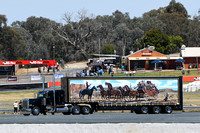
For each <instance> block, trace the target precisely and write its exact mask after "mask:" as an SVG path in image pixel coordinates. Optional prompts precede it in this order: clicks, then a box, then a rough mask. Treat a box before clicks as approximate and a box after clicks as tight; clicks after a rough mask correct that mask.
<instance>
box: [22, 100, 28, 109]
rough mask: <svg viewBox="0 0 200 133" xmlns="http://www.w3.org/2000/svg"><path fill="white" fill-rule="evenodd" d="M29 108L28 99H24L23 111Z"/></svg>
mask: <svg viewBox="0 0 200 133" xmlns="http://www.w3.org/2000/svg"><path fill="white" fill-rule="evenodd" d="M28 108H29V100H28V99H24V100H23V109H28Z"/></svg>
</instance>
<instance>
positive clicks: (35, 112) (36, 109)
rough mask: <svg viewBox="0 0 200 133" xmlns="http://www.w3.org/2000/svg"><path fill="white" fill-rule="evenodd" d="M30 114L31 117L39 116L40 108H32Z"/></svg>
mask: <svg viewBox="0 0 200 133" xmlns="http://www.w3.org/2000/svg"><path fill="white" fill-rule="evenodd" d="M32 114H33V115H39V114H40V108H39V107H37V106H36V107H34V108H33V109H32Z"/></svg>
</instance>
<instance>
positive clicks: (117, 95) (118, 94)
mask: <svg viewBox="0 0 200 133" xmlns="http://www.w3.org/2000/svg"><path fill="white" fill-rule="evenodd" d="M105 85H107V86H108V90H107V92H108V97H109V98H111V96H112V95H114V97H115V99H116V98H120V97H121V96H122V95H121V92H120V91H119V90H114V89H113V87H112V84H111V83H108V82H105Z"/></svg>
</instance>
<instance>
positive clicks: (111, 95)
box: [68, 77, 181, 105]
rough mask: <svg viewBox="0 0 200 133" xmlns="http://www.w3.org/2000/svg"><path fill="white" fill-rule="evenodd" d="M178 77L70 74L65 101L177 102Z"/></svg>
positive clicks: (104, 102) (115, 102)
mask: <svg viewBox="0 0 200 133" xmlns="http://www.w3.org/2000/svg"><path fill="white" fill-rule="evenodd" d="M179 83H180V82H179V78H175V77H174V78H173V77H171V78H169V77H168V78H160V77H157V78H153V77H152V78H151V77H145V78H138V77H132V78H125V77H124V78H120V77H114V78H71V79H69V81H68V86H69V97H70V99H69V101H70V102H76V101H87V102H88V101H89V102H99V103H100V104H111V103H112V104H120V103H126V104H127V103H128V104H147V103H148V104H150V103H154V104H155V103H156V104H163V103H165V104H173V105H174V104H177V103H180V97H179V95H180V93H181V92H180V91H179V87H180V84H179Z"/></svg>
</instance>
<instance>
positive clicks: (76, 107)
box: [72, 106, 81, 115]
mask: <svg viewBox="0 0 200 133" xmlns="http://www.w3.org/2000/svg"><path fill="white" fill-rule="evenodd" d="M80 113H81V109H80V107H79V106H74V107H73V108H72V114H73V115H79V114H80Z"/></svg>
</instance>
